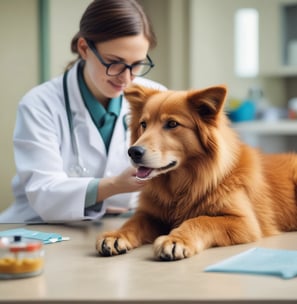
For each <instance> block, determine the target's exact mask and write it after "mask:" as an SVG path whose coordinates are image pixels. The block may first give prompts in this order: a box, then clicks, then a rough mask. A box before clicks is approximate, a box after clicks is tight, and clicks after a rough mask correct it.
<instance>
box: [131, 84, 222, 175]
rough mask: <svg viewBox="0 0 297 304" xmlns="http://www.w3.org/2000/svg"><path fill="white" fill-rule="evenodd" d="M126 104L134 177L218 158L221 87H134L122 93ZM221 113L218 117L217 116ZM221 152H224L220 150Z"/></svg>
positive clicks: (164, 171) (157, 173)
mask: <svg viewBox="0 0 297 304" xmlns="http://www.w3.org/2000/svg"><path fill="white" fill-rule="evenodd" d="M125 97H126V98H127V100H128V101H129V103H130V109H131V117H130V124H129V127H130V130H131V143H132V146H131V147H130V148H129V150H128V153H129V156H130V158H131V161H132V164H133V165H134V166H135V167H137V168H138V171H137V177H138V178H139V179H149V178H153V177H155V176H157V175H159V174H163V173H166V172H169V171H172V170H175V169H177V168H178V167H180V166H186V165H189V164H190V163H191V161H192V160H200V161H201V162H204V161H206V160H207V159H209V158H215V157H217V154H218V150H219V148H218V145H219V144H220V138H219V137H220V135H219V134H218V132H217V130H218V128H219V125H220V124H221V121H222V120H223V121H224V122H223V124H224V123H225V122H226V117H225V115H224V114H223V111H222V108H223V104H224V101H225V97H226V88H225V87H224V86H217V87H211V88H207V89H205V90H193V91H157V90H153V89H148V88H145V87H142V86H139V85H132V86H131V87H129V88H127V89H126V90H125ZM221 114H222V115H221ZM223 150H224V148H223Z"/></svg>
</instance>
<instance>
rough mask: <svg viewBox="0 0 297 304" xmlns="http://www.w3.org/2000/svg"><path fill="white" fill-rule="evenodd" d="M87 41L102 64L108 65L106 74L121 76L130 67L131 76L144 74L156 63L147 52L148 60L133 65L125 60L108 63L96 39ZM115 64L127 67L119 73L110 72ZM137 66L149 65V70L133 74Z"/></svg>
mask: <svg viewBox="0 0 297 304" xmlns="http://www.w3.org/2000/svg"><path fill="white" fill-rule="evenodd" d="M86 42H87V44H88V47H89V48H90V50H91V51H92V52H93V54H94V55H95V56H96V57H97V59H98V60H99V61H100V63H101V64H102V65H104V66H105V67H106V75H107V76H114V77H116V76H119V75H120V74H122V73H124V72H125V71H126V69H129V70H130V75H131V76H140V77H141V76H144V75H146V74H147V73H148V72H150V70H151V69H152V68H153V67H154V66H155V64H154V63H153V61H152V59H151V58H150V56H149V55H148V54H147V55H146V59H147V60H148V62H147V63H146V62H142V63H133V64H131V65H129V64H127V63H125V62H123V61H117V62H112V63H107V62H105V61H104V59H103V58H102V57H101V55H100V54H99V52H98V50H97V48H96V46H95V43H94V41H92V40H89V39H86ZM114 64H123V65H124V66H125V68H123V70H122V71H121V72H119V73H118V74H115V75H114V74H109V73H108V70H109V68H110V67H111V66H112V65H114ZM135 66H149V69H148V70H147V71H145V72H144V73H142V74H141V73H140V74H133V68H134V67H135Z"/></svg>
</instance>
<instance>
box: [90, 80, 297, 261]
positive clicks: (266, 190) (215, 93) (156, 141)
mask: <svg viewBox="0 0 297 304" xmlns="http://www.w3.org/2000/svg"><path fill="white" fill-rule="evenodd" d="M125 95H126V98H127V99H128V100H129V103H130V106H131V122H130V129H131V138H132V143H133V146H131V148H130V149H129V155H130V156H131V158H132V163H133V164H134V166H135V167H137V168H138V173H137V176H138V178H141V179H147V178H150V179H149V180H148V181H146V185H145V186H144V188H143V191H141V193H140V196H139V206H138V208H137V210H136V213H135V214H134V215H133V216H132V217H131V218H130V219H129V220H127V222H126V223H125V224H124V225H123V226H122V227H121V228H120V229H119V230H117V231H114V232H107V233H104V234H103V235H101V236H98V238H97V242H96V247H97V250H98V252H99V253H100V254H101V255H103V256H110V255H117V254H122V253H125V252H127V251H128V250H130V249H132V248H136V247H138V246H141V245H142V244H146V243H153V242H154V245H153V248H154V254H155V257H156V258H157V259H161V260H179V259H183V258H187V257H190V256H193V255H194V254H197V253H199V252H201V251H202V250H204V249H206V248H209V247H213V246H228V245H233V244H242V243H248V242H254V241H256V240H258V239H260V238H261V237H264V236H271V235H276V234H279V233H280V232H283V231H293V230H297V206H296V194H297V192H296V183H297V157H296V155H295V154H293V153H292V154H275V155H268V154H266V155H264V154H261V153H260V152H259V151H257V150H256V149H253V148H251V147H249V146H247V145H245V144H243V143H241V142H240V141H239V139H238V137H237V135H236V133H235V132H234V130H233V129H232V128H231V127H230V126H229V121H228V119H227V117H226V115H225V113H224V110H223V107H224V102H225V98H226V88H225V87H224V86H217V87H211V88H207V89H204V90H200V91H198V90H195V91H194V90H193V91H162V92H160V91H156V90H152V89H147V88H144V87H140V86H136V85H134V86H132V87H130V88H128V89H126V91H125ZM150 168H151V169H150Z"/></svg>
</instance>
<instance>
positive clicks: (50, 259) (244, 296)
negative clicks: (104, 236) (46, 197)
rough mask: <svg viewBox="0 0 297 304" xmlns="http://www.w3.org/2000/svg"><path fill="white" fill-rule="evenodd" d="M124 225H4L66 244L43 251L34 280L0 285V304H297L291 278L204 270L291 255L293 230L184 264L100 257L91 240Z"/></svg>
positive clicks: (112, 221)
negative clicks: (250, 256) (253, 257)
mask: <svg viewBox="0 0 297 304" xmlns="http://www.w3.org/2000/svg"><path fill="white" fill-rule="evenodd" d="M124 220H125V219H121V218H106V219H103V220H102V221H101V223H91V222H81V223H72V224H68V225H27V226H20V225H7V224H1V225H0V230H6V229H11V228H16V227H25V228H26V229H30V230H38V231H44V232H55V233H60V234H62V235H63V236H68V237H70V240H69V241H63V242H60V243H55V244H50V245H45V246H44V247H45V267H44V272H43V273H42V274H41V275H39V276H36V277H32V278H26V279H15V280H1V281H0V302H1V301H3V302H4V301H11V303H12V302H27V303H32V302H33V301H34V303H41V302H42V303H46V302H47V303H52V302H59V303H66V302H72V301H76V303H77V302H81V303H87V302H93V303H95V302H97V303H103V302H104V303H106V302H108V303H120V302H133V301H134V302H135V303H150V302H154V303H162V302H166V303H169V302H174V303H185V302H186V303H191V302H192V303H209V302H210V301H214V302H217V301H227V302H229V301H232V303H236V302H249V301H251V300H254V301H256V302H258V301H264V300H268V301H270V300H273V301H279V302H283V301H290V300H296V301H297V278H296V279H290V280H284V279H281V278H279V277H275V276H261V275H241V274H226V273H207V272H204V269H205V267H206V266H208V265H211V264H214V263H216V262H219V261H221V260H222V259H226V258H228V257H230V256H232V255H235V254H238V253H241V252H243V251H246V250H247V249H250V248H252V247H265V248H278V249H280V248H281V249H293V250H297V232H291V233H284V234H282V235H279V236H274V237H269V238H264V239H262V240H260V241H258V242H256V243H251V244H245V245H236V246H230V247H221V248H211V249H208V250H205V251H204V252H202V253H201V254H199V255H197V256H194V257H192V258H189V259H185V260H182V261H177V262H161V261H156V260H154V259H153V252H152V246H151V245H145V246H143V247H140V248H138V249H135V250H133V251H130V252H129V253H127V254H124V255H120V256H115V257H106V258H103V257H99V256H98V255H97V254H96V251H95V239H96V235H97V234H98V233H100V232H102V231H106V230H113V229H115V228H117V227H119V226H120V225H122V223H123V221H124Z"/></svg>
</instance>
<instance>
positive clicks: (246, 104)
mask: <svg viewBox="0 0 297 304" xmlns="http://www.w3.org/2000/svg"><path fill="white" fill-rule="evenodd" d="M226 112H227V115H228V117H229V119H230V120H231V121H233V122H240V121H249V120H254V119H255V118H256V106H255V103H254V102H253V101H251V100H245V101H243V102H242V103H241V104H240V105H239V106H238V107H237V108H236V109H229V110H227V111H226Z"/></svg>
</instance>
